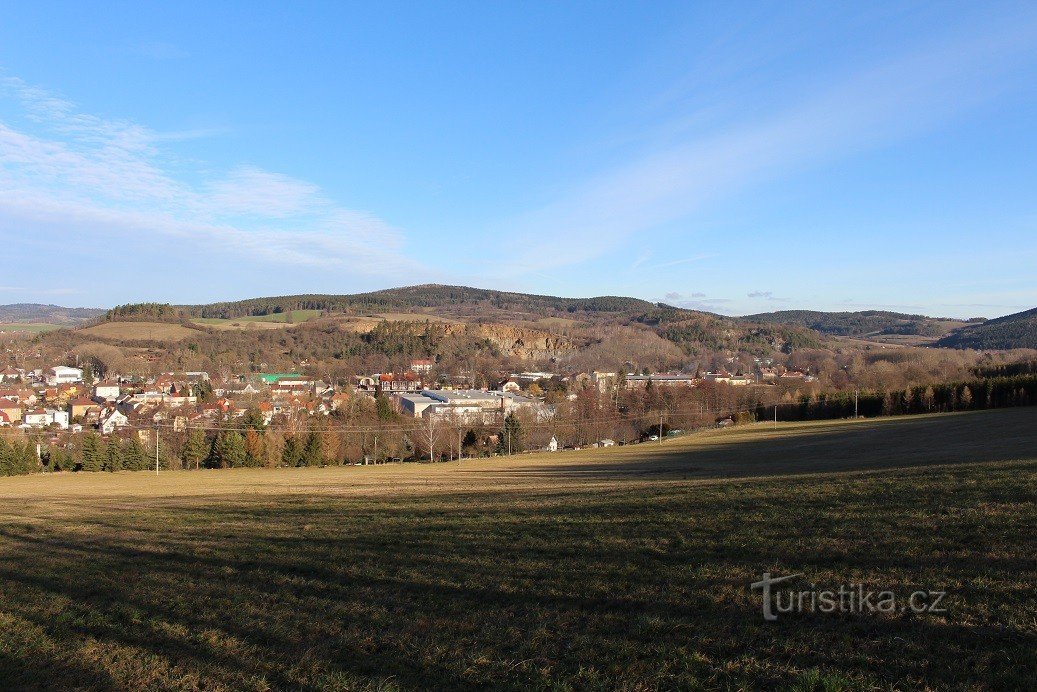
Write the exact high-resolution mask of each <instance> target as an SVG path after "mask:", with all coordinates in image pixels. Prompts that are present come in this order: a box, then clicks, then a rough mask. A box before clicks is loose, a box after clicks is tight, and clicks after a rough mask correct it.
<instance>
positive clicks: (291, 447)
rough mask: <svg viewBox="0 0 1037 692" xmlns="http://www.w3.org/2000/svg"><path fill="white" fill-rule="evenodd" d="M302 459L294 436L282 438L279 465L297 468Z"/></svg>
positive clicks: (300, 450)
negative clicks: (282, 444) (282, 443)
mask: <svg viewBox="0 0 1037 692" xmlns="http://www.w3.org/2000/svg"><path fill="white" fill-rule="evenodd" d="M301 458H302V449H301V447H300V445H299V440H298V438H296V437H295V435H285V436H284V448H283V449H282V451H281V463H282V464H283V465H284V466H298V465H299V460H300V459H301Z"/></svg>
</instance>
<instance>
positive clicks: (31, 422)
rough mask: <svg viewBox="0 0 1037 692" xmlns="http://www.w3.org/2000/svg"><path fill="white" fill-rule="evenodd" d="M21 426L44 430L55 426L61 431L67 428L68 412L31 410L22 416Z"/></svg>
mask: <svg viewBox="0 0 1037 692" xmlns="http://www.w3.org/2000/svg"><path fill="white" fill-rule="evenodd" d="M22 424H23V425H26V426H28V427H30V428H46V427H47V426H49V425H57V426H58V427H59V428H61V429H62V430H64V429H66V428H68V412H67V411H58V410H57V409H42V408H37V409H32V410H30V411H26V412H25V413H24V414H23V415H22Z"/></svg>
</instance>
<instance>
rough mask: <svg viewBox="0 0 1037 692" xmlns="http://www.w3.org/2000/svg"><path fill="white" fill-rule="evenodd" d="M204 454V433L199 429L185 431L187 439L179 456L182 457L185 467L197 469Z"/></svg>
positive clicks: (203, 458)
mask: <svg viewBox="0 0 1037 692" xmlns="http://www.w3.org/2000/svg"><path fill="white" fill-rule="evenodd" d="M205 456H206V444H205V433H204V432H202V431H201V430H197V429H196V430H191V431H190V432H189V433H187V441H186V442H185V443H184V449H183V452H182V453H181V455H180V458H181V459H183V462H184V468H185V469H197V468H199V467H200V466H201V465H202V461H204V460H205Z"/></svg>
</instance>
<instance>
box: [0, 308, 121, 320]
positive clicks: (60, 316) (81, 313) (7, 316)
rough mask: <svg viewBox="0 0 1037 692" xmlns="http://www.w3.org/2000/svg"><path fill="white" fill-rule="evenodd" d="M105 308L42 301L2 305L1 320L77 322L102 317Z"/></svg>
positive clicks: (0, 309) (0, 310)
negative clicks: (68, 305) (43, 302)
mask: <svg viewBox="0 0 1037 692" xmlns="http://www.w3.org/2000/svg"><path fill="white" fill-rule="evenodd" d="M103 314H104V310H99V309H95V308H63V307H61V306H60V305H44V304H42V303H15V304H13V305H0V322H27V323H41V324H76V323H78V322H86V321H87V320H92V319H95V318H97V317H100V316H101V315H103Z"/></svg>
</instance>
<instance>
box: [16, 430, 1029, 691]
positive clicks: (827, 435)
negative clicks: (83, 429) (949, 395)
mask: <svg viewBox="0 0 1037 692" xmlns="http://www.w3.org/2000/svg"><path fill="white" fill-rule="evenodd" d="M1034 423H1037V409H1017V410H1011V411H999V412H990V413H979V414H967V415H955V416H939V417H928V418H910V419H908V418H904V419H890V420H885V421H865V422H860V421H855V422H845V423H822V424H800V425H788V426H781V427H779V428H778V429H777V430H771V429H770V428H769V427H768V426H765V425H761V426H755V427H753V428H751V429H742V430H730V431H722V432H714V433H710V434H706V435H700V436H692V437H690V438H687V439H685V440H681V441H679V442H667V443H666V444H663V445H642V446H638V447H630V448H623V449H615V450H596V451H592V452H580V453H564V454H555V455H540V456H531V457H526V458H522V459H517V460H510V461H509V460H503V461H502V460H494V461H469V462H463V463H462V464H461V465H458V464H456V463H454V464H440V465H435V466H431V465H422V466H414V465H407V466H404V467H384V468H370V467H369V468H345V469H315V470H276V471H248V470H242V471H235V472H208V473H204V472H194V473H191V472H183V473H166V474H163V475H162V476H160V478H159V479H158V480H156V479H155V478H154V476H152V475H150V474H144V473H138V474H119V475H117V476H114V477H113V476H103V475H101V474H78V475H63V476H57V477H36V478H12V479H3V481H2V482H0V507H2V510H0V513H2V514H3V515H4V516H3V523H2V528H0V687H2V688H12V687H25V686H34V685H36V686H43V687H54V686H59V685H64V686H81V687H112V686H116V687H123V688H141V687H145V686H147V687H181V688H185V687H186V688H191V687H207V688H225V689H266V688H269V687H271V686H272V687H292V688H299V687H301V688H314V687H345V688H363V687H369V688H374V687H385V688H393V687H402V688H412V687H438V688H462V689H463V688H475V687H485V686H495V687H503V688H515V689H520V688H521V689H525V688H528V687H547V686H561V687H565V686H570V687H579V688H585V687H599V688H607V689H612V688H616V687H625V688H641V689H645V688H654V687H697V686H703V687H711V688H713V687H720V686H735V687H738V686H744V687H754V688H755V687H760V686H783V685H801V686H803V687H805V688H808V687H809V686H810V685H811V684H813V683H816V682H819V681H820V682H823V683H825V684H828V685H830V686H833V687H838V686H840V685H843V686H850V687H861V688H864V687H881V688H888V687H891V686H898V687H901V688H907V687H921V686H930V687H938V688H947V687H1017V688H1022V687H1024V686H1026V685H1027V684H1029V683H1030V682H1032V680H1033V677H1034V675H1035V674H1037V666H1035V659H1034V656H1035V654H1034V651H1035V649H1037V603H1035V600H1034V598H1033V584H1034V583H1035V580H1037V564H1035V561H1034V554H1035V553H1037V539H1035V536H1037V507H1035V497H1037V481H1035V477H1037V460H1035V459H1034V457H1035V454H1037V453H1035V451H1034V450H1035V442H1037V433H1035V432H1033V431H1034V430H1037V426H1035V425H1034ZM1013 460H1015V461H1013ZM1020 460H1021V461H1020ZM944 462H963V463H957V464H951V465H948V464H945V463H944ZM893 467H902V468H893ZM784 473H794V474H798V475H795V476H787V475H781V474H784ZM726 476H734V477H737V478H725V477H726ZM145 499H146V501H144V500H145ZM767 570H769V571H771V572H776V573H782V574H784V573H792V572H803V573H805V574H806V575H807V577H808V578H809V579H810V581H812V582H814V583H816V584H818V585H824V586H833V587H835V586H837V585H839V584H842V583H846V582H849V581H858V582H860V581H863V582H864V583H866V584H869V585H872V586H874V587H877V588H892V589H894V590H896V591H897V592H898V593H900V594H902V595H903V594H906V593H908V592H910V591H913V590H914V589H916V588H927V589H947V590H948V591H949V592H950V595H949V596H948V606H949V612H948V613H947V614H946V615H944V616H935V615H928V616H913V617H907V616H899V615H898V616H878V615H852V616H844V617H837V616H822V615H814V616H811V615H805V616H790V617H787V618H785V619H783V620H780V621H779V622H777V623H764V622H763V620H762V618H761V617H760V612H759V599H758V596H757V595H755V594H752V593H750V591H749V589H748V586H747V585H748V583H749V582H750V581H753V580H755V579H758V578H759V575H760V573H761V572H763V571H767Z"/></svg>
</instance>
